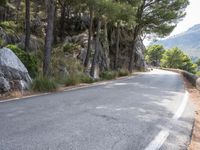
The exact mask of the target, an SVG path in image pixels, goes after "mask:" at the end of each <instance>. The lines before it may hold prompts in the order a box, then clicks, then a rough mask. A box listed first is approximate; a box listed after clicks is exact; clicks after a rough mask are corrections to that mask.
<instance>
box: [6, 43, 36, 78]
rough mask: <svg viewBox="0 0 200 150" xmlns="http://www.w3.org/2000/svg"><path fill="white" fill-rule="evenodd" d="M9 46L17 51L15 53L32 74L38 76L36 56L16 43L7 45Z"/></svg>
mask: <svg viewBox="0 0 200 150" xmlns="http://www.w3.org/2000/svg"><path fill="white" fill-rule="evenodd" d="M7 48H9V49H11V50H12V51H13V52H14V53H15V55H17V57H18V58H19V59H20V60H21V61H22V63H23V64H24V65H25V67H26V68H27V69H28V71H29V74H30V76H31V77H36V75H37V72H38V67H37V60H36V57H34V56H33V55H30V54H28V53H26V52H25V51H23V50H22V49H20V48H19V47H18V46H16V45H7Z"/></svg>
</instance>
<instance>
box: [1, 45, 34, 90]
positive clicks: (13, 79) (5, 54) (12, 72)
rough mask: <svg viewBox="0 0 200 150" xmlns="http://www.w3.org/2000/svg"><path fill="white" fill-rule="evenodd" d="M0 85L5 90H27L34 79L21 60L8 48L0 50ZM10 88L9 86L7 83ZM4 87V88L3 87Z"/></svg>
mask: <svg viewBox="0 0 200 150" xmlns="http://www.w3.org/2000/svg"><path fill="white" fill-rule="evenodd" d="M0 77H1V78H0V79H1V80H0V82H1V83H0V84H2V85H4V89H6V90H4V91H3V89H0V92H1V91H2V92H7V91H8V90H16V89H17V90H26V89H28V88H29V86H30V84H31V82H32V79H31V77H30V76H29V73H28V70H27V69H26V67H25V66H24V64H23V63H22V62H21V61H20V59H19V58H18V57H17V56H16V55H15V54H14V53H13V52H12V51H11V50H10V49H8V48H2V49H0ZM6 81H7V82H8V83H9V86H8V85H7V82H6ZM2 87H3V86H2Z"/></svg>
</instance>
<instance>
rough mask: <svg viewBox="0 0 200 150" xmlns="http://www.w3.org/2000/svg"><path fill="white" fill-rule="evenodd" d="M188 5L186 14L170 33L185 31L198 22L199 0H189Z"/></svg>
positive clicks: (199, 21) (199, 22) (199, 14)
mask: <svg viewBox="0 0 200 150" xmlns="http://www.w3.org/2000/svg"><path fill="white" fill-rule="evenodd" d="M189 1H190V5H189V6H188V7H187V9H186V12H187V15H186V16H185V18H184V19H183V21H181V22H179V24H178V25H177V27H176V28H175V30H174V31H173V32H172V33H171V35H175V34H178V33H181V32H184V31H186V30H187V29H188V28H190V27H192V26H193V25H195V24H200V0H189Z"/></svg>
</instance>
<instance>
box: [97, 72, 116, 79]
mask: <svg viewBox="0 0 200 150" xmlns="http://www.w3.org/2000/svg"><path fill="white" fill-rule="evenodd" d="M116 77H117V72H116V71H104V72H102V73H100V78H102V79H103V80H111V79H115V78H116Z"/></svg>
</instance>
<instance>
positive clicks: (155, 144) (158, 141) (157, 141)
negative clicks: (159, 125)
mask: <svg viewBox="0 0 200 150" xmlns="http://www.w3.org/2000/svg"><path fill="white" fill-rule="evenodd" d="M168 136H169V131H168V130H161V131H160V132H159V133H158V135H157V136H156V137H155V138H154V140H153V141H151V143H150V144H149V145H148V146H147V147H146V148H145V150H159V149H160V147H161V146H162V145H163V143H164V142H165V140H166V139H167V137H168Z"/></svg>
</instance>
